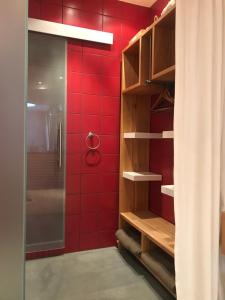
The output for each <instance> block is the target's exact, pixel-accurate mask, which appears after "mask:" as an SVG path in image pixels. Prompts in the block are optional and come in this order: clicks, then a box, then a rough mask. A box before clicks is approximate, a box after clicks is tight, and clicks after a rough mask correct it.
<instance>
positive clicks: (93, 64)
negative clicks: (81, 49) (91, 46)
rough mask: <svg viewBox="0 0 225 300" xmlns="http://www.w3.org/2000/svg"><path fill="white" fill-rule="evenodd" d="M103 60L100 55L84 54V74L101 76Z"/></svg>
mask: <svg viewBox="0 0 225 300" xmlns="http://www.w3.org/2000/svg"><path fill="white" fill-rule="evenodd" d="M103 59H104V57H103V56H102V55H96V54H89V53H84V59H83V60H84V74H102V73H103V71H102V70H103V68H102V66H103Z"/></svg>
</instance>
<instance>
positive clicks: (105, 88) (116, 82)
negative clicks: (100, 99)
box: [101, 76, 120, 97]
mask: <svg viewBox="0 0 225 300" xmlns="http://www.w3.org/2000/svg"><path fill="white" fill-rule="evenodd" d="M101 82H102V83H103V84H102V86H101V95H103V96H112V97H119V96H120V77H112V76H102V78H101Z"/></svg>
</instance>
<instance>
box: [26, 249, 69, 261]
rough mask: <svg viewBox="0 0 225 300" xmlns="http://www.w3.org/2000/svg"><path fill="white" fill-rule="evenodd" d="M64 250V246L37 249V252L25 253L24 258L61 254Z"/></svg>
mask: <svg viewBox="0 0 225 300" xmlns="http://www.w3.org/2000/svg"><path fill="white" fill-rule="evenodd" d="M64 252H65V249H64V248H60V249H54V250H46V251H38V252H29V253H26V259H27V260H31V259H39V258H44V257H53V256H58V255H63V254H64Z"/></svg>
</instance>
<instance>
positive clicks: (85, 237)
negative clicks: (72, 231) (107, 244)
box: [80, 232, 100, 250]
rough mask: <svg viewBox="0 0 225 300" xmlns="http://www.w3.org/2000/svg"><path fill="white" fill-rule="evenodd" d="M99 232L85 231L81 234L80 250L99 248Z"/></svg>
mask: <svg viewBox="0 0 225 300" xmlns="http://www.w3.org/2000/svg"><path fill="white" fill-rule="evenodd" d="M99 245H100V243H99V233H97V232H96V233H83V234H82V235H81V236H80V250H91V249H97V248H99Z"/></svg>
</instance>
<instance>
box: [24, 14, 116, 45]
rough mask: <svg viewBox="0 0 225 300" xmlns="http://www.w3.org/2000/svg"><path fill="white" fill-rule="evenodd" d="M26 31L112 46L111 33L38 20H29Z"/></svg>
mask: <svg viewBox="0 0 225 300" xmlns="http://www.w3.org/2000/svg"><path fill="white" fill-rule="evenodd" d="M28 29H29V30H30V31H35V32H41V33H46V34H52V35H57V36H63V37H68V38H73V39H79V40H85V41H90V42H96V43H102V44H109V45H112V44H113V33H110V32H104V31H99V30H92V29H87V28H82V27H77V26H71V25H65V24H60V23H55V22H49V21H43V20H39V19H32V18H29V19H28Z"/></svg>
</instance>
